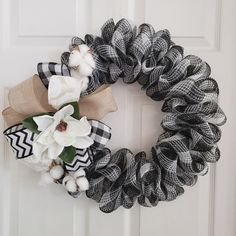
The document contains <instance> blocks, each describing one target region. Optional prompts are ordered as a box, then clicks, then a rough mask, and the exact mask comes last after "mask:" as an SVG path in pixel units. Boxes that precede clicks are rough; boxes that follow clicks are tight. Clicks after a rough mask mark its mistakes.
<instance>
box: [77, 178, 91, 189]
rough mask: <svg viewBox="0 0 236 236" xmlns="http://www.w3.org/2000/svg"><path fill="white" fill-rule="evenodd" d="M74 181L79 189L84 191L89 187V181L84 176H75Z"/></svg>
mask: <svg viewBox="0 0 236 236" xmlns="http://www.w3.org/2000/svg"><path fill="white" fill-rule="evenodd" d="M76 183H77V185H78V186H79V191H86V190H88V189H89V182H88V180H87V179H86V178H85V177H79V178H77V179H76Z"/></svg>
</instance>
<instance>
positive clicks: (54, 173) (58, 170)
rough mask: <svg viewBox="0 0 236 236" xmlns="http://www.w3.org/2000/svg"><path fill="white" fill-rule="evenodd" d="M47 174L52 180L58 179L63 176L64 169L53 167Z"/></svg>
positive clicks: (58, 166)
mask: <svg viewBox="0 0 236 236" xmlns="http://www.w3.org/2000/svg"><path fill="white" fill-rule="evenodd" d="M49 173H50V175H51V176H52V178H53V179H60V178H61V177H62V176H63V175H64V169H63V168H62V166H60V165H57V166H53V167H52V168H51V170H50V172H49Z"/></svg>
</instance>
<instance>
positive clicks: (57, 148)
mask: <svg viewBox="0 0 236 236" xmlns="http://www.w3.org/2000/svg"><path fill="white" fill-rule="evenodd" d="M63 149H64V146H61V145H59V144H58V143H56V142H54V143H53V144H51V145H50V146H49V147H48V157H49V158H50V159H52V160H54V159H57V157H58V156H59V155H60V154H61V152H62V151H63Z"/></svg>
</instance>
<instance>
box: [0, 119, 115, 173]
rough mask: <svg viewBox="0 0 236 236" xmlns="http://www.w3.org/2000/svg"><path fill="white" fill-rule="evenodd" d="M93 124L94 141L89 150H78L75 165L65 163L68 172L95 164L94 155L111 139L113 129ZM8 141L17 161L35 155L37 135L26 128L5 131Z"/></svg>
mask: <svg viewBox="0 0 236 236" xmlns="http://www.w3.org/2000/svg"><path fill="white" fill-rule="evenodd" d="M89 122H90V124H91V127H92V129H91V134H90V137H91V138H92V139H93V140H94V143H93V145H92V146H90V147H89V148H88V149H85V150H81V149H77V150H76V156H75V158H74V161H73V163H71V164H67V163H65V168H66V169H67V170H68V171H76V170H78V169H79V168H81V167H86V166H88V165H90V164H91V163H92V162H93V155H94V154H96V152H97V151H99V150H101V149H103V148H105V146H106V144H107V142H108V141H109V140H110V138H111V128H110V127H108V126H107V125H105V124H104V123H102V122H100V121H97V120H89ZM4 135H5V137H6V138H7V141H8V142H9V144H10V145H11V147H12V149H13V152H14V153H15V156H16V158H17V159H22V158H27V157H30V156H32V155H33V148H32V147H33V140H34V137H35V135H36V134H35V133H33V132H31V131H30V130H28V129H26V128H24V126H23V125H22V124H18V125H15V126H12V127H10V128H8V129H6V130H5V131H4Z"/></svg>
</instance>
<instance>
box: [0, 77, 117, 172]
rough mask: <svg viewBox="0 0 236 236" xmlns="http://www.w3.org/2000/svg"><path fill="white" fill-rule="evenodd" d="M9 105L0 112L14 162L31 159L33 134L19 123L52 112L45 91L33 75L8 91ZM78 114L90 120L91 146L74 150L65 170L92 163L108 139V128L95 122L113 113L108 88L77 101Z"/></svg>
mask: <svg viewBox="0 0 236 236" xmlns="http://www.w3.org/2000/svg"><path fill="white" fill-rule="evenodd" d="M8 99H9V104H10V106H9V107H7V108H6V109H5V110H4V111H3V112H2V114H3V117H4V119H5V122H6V124H7V126H10V127H9V128H8V129H6V130H5V131H4V135H5V136H6V138H7V140H8V142H9V143H10V145H11V147H12V149H13V151H14V153H15V155H16V158H17V159H27V158H29V157H31V156H32V154H33V150H32V143H33V140H34V136H35V134H34V133H32V132H31V131H30V130H28V129H26V128H24V127H23V125H22V124H21V122H22V121H23V119H25V118H26V117H28V116H33V115H37V114H39V113H43V112H54V111H55V109H54V108H53V107H52V106H50V105H49V104H48V93H47V88H46V87H45V86H44V85H43V83H42V81H41V80H40V78H39V77H38V75H34V76H33V77H32V78H29V79H27V80H25V81H23V82H22V83H20V84H18V85H17V86H15V87H13V88H11V89H10V91H9V94H8ZM78 105H79V108H80V115H81V116H87V118H88V119H90V124H91V127H92V131H91V134H90V137H91V138H92V139H93V140H94V144H93V145H92V146H91V147H89V148H88V149H85V150H80V149H77V151H76V156H75V159H74V161H73V162H72V163H71V164H67V163H65V168H66V169H67V170H68V171H76V170H77V169H79V168H80V167H85V166H88V165H89V164H90V163H91V162H92V158H93V155H94V154H95V153H96V152H97V150H100V149H103V148H104V147H105V145H106V144H107V142H108V141H109V139H110V137H111V133H110V127H108V126H107V125H105V124H104V123H102V122H100V121H98V120H100V119H102V118H103V117H104V116H105V115H106V114H107V113H109V112H113V111H116V110H117V106H116V103H115V100H114V98H113V97H112V91H111V87H110V86H101V87H99V88H98V89H97V90H96V91H95V92H94V93H92V94H90V95H88V96H84V97H82V98H81V99H80V100H79V104H78Z"/></svg>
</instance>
